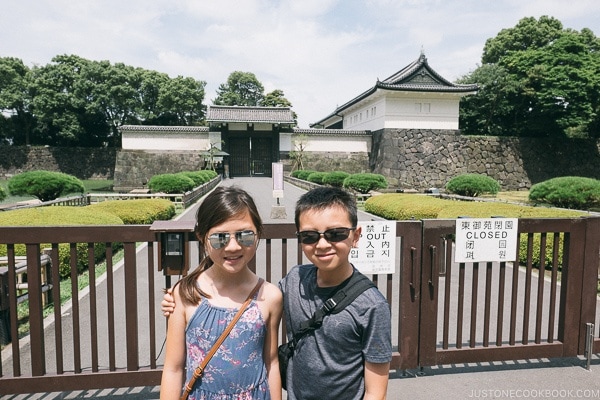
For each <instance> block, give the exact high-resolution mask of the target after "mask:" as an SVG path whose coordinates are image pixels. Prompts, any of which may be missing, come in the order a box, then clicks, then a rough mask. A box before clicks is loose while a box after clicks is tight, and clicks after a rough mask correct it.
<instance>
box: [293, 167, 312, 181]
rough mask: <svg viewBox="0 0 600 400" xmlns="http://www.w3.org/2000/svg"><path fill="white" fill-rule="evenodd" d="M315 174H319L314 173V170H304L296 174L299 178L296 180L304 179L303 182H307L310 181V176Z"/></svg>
mask: <svg viewBox="0 0 600 400" xmlns="http://www.w3.org/2000/svg"><path fill="white" fill-rule="evenodd" d="M313 172H317V171H314V170H311V169H303V170H300V171H298V173H297V174H296V175H297V176H296V178H298V179H302V180H303V181H305V180H307V179H308V176H309V175H310V174H312V173H313Z"/></svg>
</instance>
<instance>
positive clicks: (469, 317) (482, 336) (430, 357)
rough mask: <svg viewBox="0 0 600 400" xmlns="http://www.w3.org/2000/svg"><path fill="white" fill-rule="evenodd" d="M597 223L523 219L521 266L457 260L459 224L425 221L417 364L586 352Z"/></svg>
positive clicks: (594, 300)
mask: <svg viewBox="0 0 600 400" xmlns="http://www.w3.org/2000/svg"><path fill="white" fill-rule="evenodd" d="M599 222H600V219H597V218H595V219H569V220H566V219H562V220H558V219H536V220H531V219H521V220H519V249H520V250H519V249H517V251H521V253H522V254H526V255H527V257H526V258H527V261H526V263H524V265H523V264H522V265H519V262H518V260H515V261H514V262H501V263H492V262H485V263H458V264H457V263H454V262H453V252H452V250H453V244H454V243H453V239H454V236H453V234H454V224H455V222H454V221H440V220H428V221H424V222H423V247H422V249H423V255H422V260H421V265H420V266H421V271H420V274H419V275H420V277H421V282H420V294H421V296H420V308H419V314H420V315H419V334H418V337H419V340H418V353H419V354H418V366H420V367H423V366H432V365H440V364H452V363H469V362H488V361H502V360H516V359H530V358H549V357H571V356H576V355H578V354H584V352H585V350H586V349H585V341H586V324H587V323H594V322H595V319H596V305H597V294H596V290H597V289H596V285H597V282H598V281H597V273H598V266H599V262H598V246H599V243H600V223H599ZM537 246H539V253H538V252H537V248H538V247H537ZM534 249H535V251H534ZM546 260H551V261H550V262H547V261H546ZM536 261H538V262H539V269H537V268H533V266H532V265H533V264H534V262H536ZM596 326H597V324H596ZM599 342H600V340H599V339H598V338H596V340H595V344H594V346H595V349H596V351H597V350H598V346H599V345H600V343H599ZM416 344H417V343H415V345H416ZM413 367H417V365H415V364H413Z"/></svg>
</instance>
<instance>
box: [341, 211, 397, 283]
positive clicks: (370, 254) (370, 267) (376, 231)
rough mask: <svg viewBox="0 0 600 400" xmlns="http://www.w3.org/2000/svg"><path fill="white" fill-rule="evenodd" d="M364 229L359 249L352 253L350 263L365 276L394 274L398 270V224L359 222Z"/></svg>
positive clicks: (391, 222)
mask: <svg viewBox="0 0 600 400" xmlns="http://www.w3.org/2000/svg"><path fill="white" fill-rule="evenodd" d="M358 226H360V227H361V228H362V232H361V236H360V240H359V241H358V248H354V249H352V250H351V251H350V262H351V263H352V264H353V265H354V266H355V267H356V269H358V270H359V271H360V272H362V273H363V274H393V273H394V272H395V270H396V268H395V267H396V222H395V221H359V222H358Z"/></svg>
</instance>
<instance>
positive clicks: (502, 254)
mask: <svg viewBox="0 0 600 400" xmlns="http://www.w3.org/2000/svg"><path fill="white" fill-rule="evenodd" d="M518 227H519V222H518V219H517V218H459V219H457V220H456V242H455V244H456V248H455V251H454V261H455V262H461V263H462V262H482V261H514V260H516V258H517V238H518Z"/></svg>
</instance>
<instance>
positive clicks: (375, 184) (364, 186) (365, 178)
mask: <svg viewBox="0 0 600 400" xmlns="http://www.w3.org/2000/svg"><path fill="white" fill-rule="evenodd" d="M343 187H344V188H346V189H352V190H356V191H357V192H359V193H363V194H366V193H369V192H370V191H371V190H375V189H385V188H387V187H388V183H387V180H386V179H385V176H383V175H381V174H372V173H362V174H352V175H350V176H348V177H347V178H346V179H344V184H343Z"/></svg>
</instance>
